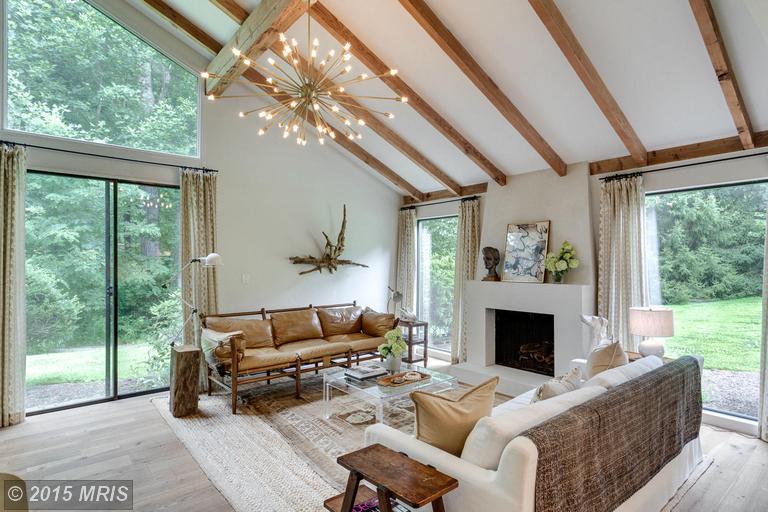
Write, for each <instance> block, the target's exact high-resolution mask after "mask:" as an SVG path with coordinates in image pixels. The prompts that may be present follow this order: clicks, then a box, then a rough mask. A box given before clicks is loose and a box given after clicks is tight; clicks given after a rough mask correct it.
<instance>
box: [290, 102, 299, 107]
mask: <svg viewBox="0 0 768 512" xmlns="http://www.w3.org/2000/svg"><path fill="white" fill-rule="evenodd" d="M296 105H298V103H297V102H296V100H293V101H292V102H291V108H295V107H296Z"/></svg>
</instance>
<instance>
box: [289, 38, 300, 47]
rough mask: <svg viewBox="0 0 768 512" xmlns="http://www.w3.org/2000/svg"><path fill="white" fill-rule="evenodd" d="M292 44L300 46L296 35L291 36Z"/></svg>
mask: <svg viewBox="0 0 768 512" xmlns="http://www.w3.org/2000/svg"><path fill="white" fill-rule="evenodd" d="M291 46H299V42H298V41H297V40H296V38H295V37H293V38H291Z"/></svg>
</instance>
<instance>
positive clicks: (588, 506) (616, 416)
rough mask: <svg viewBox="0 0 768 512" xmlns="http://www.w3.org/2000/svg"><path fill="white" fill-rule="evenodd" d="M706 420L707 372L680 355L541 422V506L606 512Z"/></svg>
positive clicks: (546, 511)
mask: <svg viewBox="0 0 768 512" xmlns="http://www.w3.org/2000/svg"><path fill="white" fill-rule="evenodd" d="M700 427H701V372H700V369H699V365H698V363H697V362H696V359H694V358H693V357H690V356H686V357H682V358H680V359H678V360H676V361H674V362H672V363H670V364H667V365H664V366H662V367H661V368H657V369H655V370H653V371H651V372H648V373H646V374H645V375H642V376H640V377H638V378H636V379H632V380H630V381H629V382H626V383H624V384H621V385H619V386H616V387H615V388H613V389H612V390H609V391H608V392H606V393H605V394H603V395H600V396H598V397H597V398H594V399H592V400H590V401H588V402H586V403H584V404H581V405H578V406H576V407H574V408H572V409H570V410H568V411H566V412H564V413H562V414H560V415H558V416H556V417H555V418H552V419H551V420H549V421H547V422H544V423H542V424H541V425H539V426H536V427H534V428H532V429H530V430H528V431H527V432H524V433H523V434H521V435H523V436H525V437H528V438H529V439H531V441H533V443H534V444H535V445H536V448H537V449H538V452H539V459H538V466H537V468H536V512H563V511H566V510H567V511H568V512H578V511H583V512H587V511H589V512H608V511H611V510H614V509H615V508H616V507H618V506H619V505H621V504H622V503H623V502H624V501H626V500H627V499H628V498H629V497H630V496H632V495H633V494H634V493H635V492H636V491H637V490H638V489H640V488H641V487H642V486H644V485H645V484H646V483H648V481H649V480H650V479H651V478H653V476H654V475H656V473H658V472H659V470H661V469H662V468H663V467H664V465H666V464H667V462H669V461H670V460H672V459H673V458H674V457H675V456H677V455H678V454H679V453H680V452H681V451H682V449H683V446H684V445H685V444H686V443H688V442H689V441H691V440H693V439H695V438H696V437H698V435H699V428H700Z"/></svg>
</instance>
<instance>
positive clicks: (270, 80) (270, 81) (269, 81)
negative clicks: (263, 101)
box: [267, 76, 272, 84]
mask: <svg viewBox="0 0 768 512" xmlns="http://www.w3.org/2000/svg"><path fill="white" fill-rule="evenodd" d="M267 83H268V84H271V83H272V77H271V76H270V77H267Z"/></svg>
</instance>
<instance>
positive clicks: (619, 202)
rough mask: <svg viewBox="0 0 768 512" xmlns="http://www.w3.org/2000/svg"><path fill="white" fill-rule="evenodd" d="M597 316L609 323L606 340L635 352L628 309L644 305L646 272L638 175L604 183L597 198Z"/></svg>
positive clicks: (641, 192)
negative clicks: (598, 226) (598, 202)
mask: <svg viewBox="0 0 768 512" xmlns="http://www.w3.org/2000/svg"><path fill="white" fill-rule="evenodd" d="M598 258H599V261H598V298H597V309H598V315H600V316H602V317H603V318H607V319H608V336H609V337H613V339H614V340H617V341H621V344H622V346H623V347H624V349H625V350H631V351H637V344H638V340H637V339H636V337H635V336H630V334H629V308H630V307H635V306H647V305H648V300H649V299H648V296H649V293H648V276H647V272H646V268H645V265H646V263H645V190H644V188H643V177H642V176H637V175H633V176H626V177H621V178H618V179H612V180H606V181H604V182H603V185H602V189H601V194H600V246H599V256H598Z"/></svg>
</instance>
